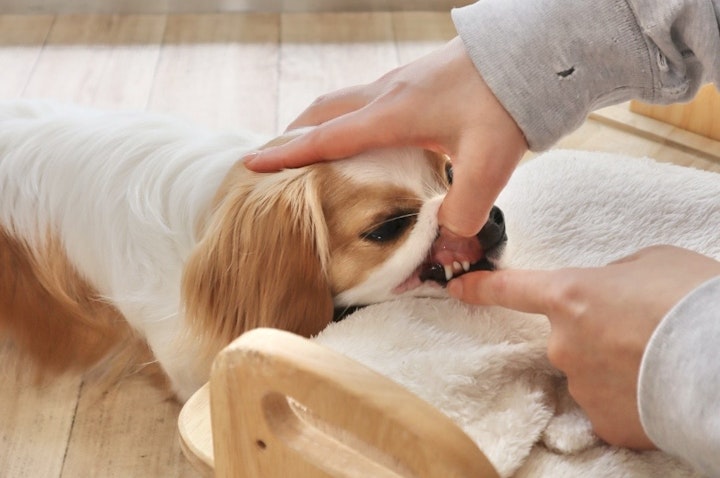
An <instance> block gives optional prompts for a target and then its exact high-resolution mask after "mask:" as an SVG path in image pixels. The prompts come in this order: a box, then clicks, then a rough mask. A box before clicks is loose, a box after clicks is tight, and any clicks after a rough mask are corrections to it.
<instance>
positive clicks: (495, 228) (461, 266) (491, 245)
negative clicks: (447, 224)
mask: <svg viewBox="0 0 720 478" xmlns="http://www.w3.org/2000/svg"><path fill="white" fill-rule="evenodd" d="M506 242H507V234H506V232H505V217H504V215H503V213H502V211H501V210H500V208H498V207H497V206H494V207H493V208H492V211H491V212H490V217H489V218H488V221H487V222H486V223H485V225H484V226H483V228H482V229H481V230H480V232H479V233H478V234H477V235H476V236H475V237H473V238H463V237H458V236H455V235H453V234H450V233H447V232H445V233H444V234H443V233H442V232H441V234H440V235H439V236H438V238H437V240H436V241H435V244H433V248H432V254H431V256H430V258H429V259H428V261H426V263H424V264H422V265H421V266H420V271H419V278H420V281H421V282H427V281H433V282H436V283H438V284H440V285H441V286H443V287H444V286H446V285H447V283H448V281H450V279H452V278H453V277H459V276H461V275H462V274H465V273H467V272H473V271H492V270H495V265H494V264H493V263H492V262H491V261H490V260H489V258H488V255H489V253H492V252H494V251H496V250H499V249H501V248H502V246H503V245H504V244H505V243H506Z"/></svg>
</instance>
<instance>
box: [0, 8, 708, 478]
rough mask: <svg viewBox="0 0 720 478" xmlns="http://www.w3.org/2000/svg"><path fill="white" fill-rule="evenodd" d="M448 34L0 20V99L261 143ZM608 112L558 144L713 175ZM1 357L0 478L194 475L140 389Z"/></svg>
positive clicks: (229, 21)
mask: <svg viewBox="0 0 720 478" xmlns="http://www.w3.org/2000/svg"><path fill="white" fill-rule="evenodd" d="M453 35H454V29H453V27H452V24H451V22H450V20H449V16H448V15H447V14H444V13H352V14H350V13H348V14H342V13H333V14H299V13H298V14H218V15H171V16H166V15H127V16H102V15H73V16H51V15H50V16H10V15H0V72H1V73H0V98H12V97H21V96H22V97H53V98H57V99H60V100H67V101H73V102H78V103H83V104H89V105H96V106H101V107H109V108H118V107H131V108H146V109H151V110H159V111H164V112H170V113H173V114H177V115H182V116H185V117H189V118H192V119H193V120H195V121H197V122H200V123H204V124H207V125H210V126H214V127H219V128H249V129H252V130H255V131H258V132H264V133H271V134H272V133H277V132H280V131H282V130H283V129H284V127H285V125H287V123H288V122H289V121H290V120H292V118H293V117H294V116H295V115H297V114H298V113H299V112H300V111H301V110H302V109H303V107H305V106H306V105H307V104H308V103H309V102H310V101H311V100H313V99H314V98H315V97H316V96H318V95H319V94H322V93H324V92H327V91H330V90H333V89H336V88H340V87H342V86H346V85H351V84H356V83H362V82H367V81H371V80H373V79H375V78H376V77H378V76H379V75H381V74H383V73H385V72H386V71H388V70H389V69H391V68H393V67H395V66H397V65H399V64H402V63H405V62H408V61H410V60H412V59H413V58H416V57H417V56H419V55H422V54H423V53H424V52H426V51H428V50H430V49H432V48H434V47H436V46H438V45H440V44H441V43H442V42H444V41H446V40H447V39H449V38H451V37H452V36H453ZM621 108H623V107H622V106H619V107H614V109H610V110H606V111H605V112H604V113H600V114H599V115H597V116H595V117H594V118H595V119H591V120H589V121H588V122H587V123H586V124H585V125H584V126H583V127H582V128H581V129H580V130H579V131H578V132H576V133H574V134H573V135H571V136H570V137H568V138H566V139H564V140H563V141H562V142H561V144H560V145H559V146H561V147H565V148H580V149H590V150H603V151H618V152H625V153H629V154H633V155H647V156H652V157H656V158H657V159H661V160H665V161H674V162H677V163H680V164H685V165H692V166H696V167H702V168H708V169H716V170H717V169H718V166H717V164H716V163H713V162H712V161H711V160H710V159H709V158H711V157H712V156H713V155H715V154H716V153H718V154H719V155H720V148H718V143H712V142H709V143H706V142H703V141H702V140H698V139H697V138H694V140H693V141H694V142H693V141H691V143H693V144H694V145H695V146H697V145H699V146H697V147H696V148H695V147H694V146H693V147H688V146H686V145H684V144H682V143H683V141H680V142H679V143H678V142H674V141H667V138H669V137H671V136H672V135H667V134H664V133H663V134H661V135H660V136H655V137H654V140H650V139H646V138H644V137H641V136H639V135H637V134H634V130H632V128H630V129H628V128H624V127H623V125H622V124H620V127H619V128H618V127H615V126H608V124H611V123H612V124H615V125H616V126H617V124H618V122H619V123H624V124H630V123H633V122H634V121H635V120H634V119H633V118H630V117H627V116H626V113H625V112H624V110H622V109H621ZM418 114H422V105H418ZM628 118H629V119H628ZM680 135H681V136H682V133H680ZM14 358H15V355H14V353H13V350H12V348H11V346H10V344H9V343H7V342H4V341H2V339H0V476H3V477H10V478H15V477H32V478H37V477H67V478H74V477H78V476H92V477H115V476H117V477H159V476H173V477H189V476H196V474H195V472H194V471H193V470H192V469H191V467H190V466H189V465H188V463H187V462H186V461H185V460H184V458H183V457H182V455H181V453H180V448H179V445H178V439H177V434H176V428H175V426H176V424H175V421H176V417H177V413H178V411H179V407H178V405H177V404H175V403H174V402H172V401H169V400H167V399H166V398H165V397H164V396H163V395H162V394H161V393H160V392H159V391H158V390H156V389H155V388H153V387H152V386H151V385H149V384H148V383H146V382H145V381H144V380H143V379H141V378H139V377H128V378H127V379H126V380H124V381H122V382H121V383H120V384H119V385H118V386H117V387H116V388H113V389H112V390H110V391H108V392H106V393H104V394H101V393H99V392H98V390H97V388H96V387H97V386H96V385H93V384H92V383H91V382H83V381H82V380H81V379H79V378H63V379H59V380H57V381H53V382H51V383H49V384H46V385H43V386H41V387H39V388H38V387H35V386H33V381H32V377H30V376H28V374H27V373H25V370H24V369H23V366H22V365H21V364H18V363H17V362H16V361H14Z"/></svg>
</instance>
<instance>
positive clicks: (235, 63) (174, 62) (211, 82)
mask: <svg viewBox="0 0 720 478" xmlns="http://www.w3.org/2000/svg"><path fill="white" fill-rule="evenodd" d="M279 36H280V21H279V16H278V15H273V14H247V15H241V14H224V15H176V16H171V17H169V19H168V25H167V31H166V34H165V38H164V45H163V48H162V53H161V55H160V61H159V63H158V69H157V75H156V78H155V81H154V85H153V90H152V95H151V98H150V109H153V110H158V111H164V112H168V113H172V114H175V115H180V116H184V117H189V118H192V120H193V121H197V122H200V123H203V124H206V125H209V126H212V127H219V128H247V129H250V130H253V131H256V132H260V133H266V134H274V133H275V125H276V123H277V118H276V110H275V104H276V102H277V99H276V98H277V82H278V67H277V64H278V56H279V47H278V39H279Z"/></svg>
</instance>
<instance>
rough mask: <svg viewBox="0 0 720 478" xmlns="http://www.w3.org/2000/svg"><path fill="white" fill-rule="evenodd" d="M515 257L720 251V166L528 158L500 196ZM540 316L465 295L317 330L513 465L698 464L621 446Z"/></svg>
mask: <svg viewBox="0 0 720 478" xmlns="http://www.w3.org/2000/svg"><path fill="white" fill-rule="evenodd" d="M497 204H498V206H500V208H501V209H502V210H503V211H504V213H505V217H506V223H507V232H508V237H509V241H508V246H507V249H506V252H505V258H504V261H503V262H504V266H505V267H522V268H557V267H565V266H594V265H603V264H606V263H608V262H610V261H613V260H615V259H618V258H620V257H622V256H625V255H628V254H631V253H633V252H635V251H636V250H637V249H639V248H642V247H644V246H649V245H653V244H674V245H677V246H681V247H685V248H689V249H693V250H696V251H698V252H701V253H704V254H707V255H710V256H713V257H715V258H718V259H720V241H718V240H717V234H718V231H720V175H717V174H714V173H710V172H706V171H698V170H694V169H688V168H682V167H678V166H674V165H668V164H661V163H657V162H654V161H652V160H649V159H635V158H628V157H621V156H616V155H609V154H601V153H588V152H579V151H553V152H550V153H547V154H545V155H544V156H542V157H540V158H537V159H535V160H533V161H530V162H529V163H527V164H526V165H524V166H522V167H521V168H519V169H518V170H517V172H516V174H515V175H514V176H513V178H512V180H511V181H510V183H509V185H508V186H507V188H506V189H505V190H504V192H503V193H502V195H501V196H500V198H499V199H498V201H497ZM548 330H549V326H548V323H547V320H546V319H545V318H544V317H542V316H533V315H527V314H521V313H517V312H511V311H508V310H504V309H500V308H489V307H470V306H466V305H463V304H461V303H459V302H456V301H454V300H450V299H447V300H438V299H404V300H398V301H395V302H389V303H384V304H378V305H374V306H370V307H367V308H365V309H361V310H360V311H358V312H356V313H354V314H353V315H351V316H350V317H348V318H347V319H345V320H344V321H342V322H340V323H337V324H332V325H331V326H329V327H328V328H327V329H326V330H325V331H323V332H322V333H321V334H320V335H319V336H318V337H317V338H316V339H315V340H316V341H317V342H319V343H322V344H324V345H326V346H328V347H330V348H332V349H335V350H337V351H340V352H342V353H344V354H346V355H348V356H350V357H352V358H354V359H356V360H358V361H360V362H362V363H364V364H366V365H368V366H369V367H371V368H373V369H375V370H377V371H379V372H380V373H382V374H384V375H386V376H388V377H390V378H392V379H393V380H395V381H397V382H399V383H400V384H402V385H404V386H405V387H407V388H408V389H410V390H411V391H412V392H414V393H415V394H417V395H419V396H420V397H422V398H424V399H425V400H427V401H428V402H430V403H431V404H433V405H434V406H435V407H437V408H438V409H440V410H441V411H443V412H444V413H446V414H447V415H448V416H449V417H451V418H452V419H453V420H455V422H456V423H457V424H458V425H459V426H460V427H462V429H463V430H465V432H466V433H467V434H468V435H469V436H470V437H471V438H472V439H473V440H475V442H476V443H477V444H478V446H479V447H480V448H481V449H482V450H483V451H484V453H485V454H486V455H487V456H488V458H489V459H490V461H491V462H492V463H493V464H494V465H495V467H496V469H497V470H498V472H499V473H500V475H501V476H503V477H509V476H515V477H530V476H532V477H538V476H547V477H553V478H562V477H579V476H582V477H601V476H602V477H606V476H612V477H625V476H627V477H657V476H674V477H690V476H696V475H694V474H693V471H692V470H691V469H690V468H688V467H687V466H685V465H684V464H682V463H681V462H679V461H677V460H675V459H673V458H672V457H669V456H668V455H666V454H664V453H661V452H643V453H636V452H632V451H629V450H624V449H618V448H614V447H610V446H608V445H606V444H604V443H603V442H601V441H600V440H598V439H597V437H596V436H595V435H594V434H593V433H592V430H591V427H590V424H589V422H588V421H587V419H586V417H585V416H584V414H583V413H582V412H581V411H580V410H579V409H578V408H577V406H576V405H575V403H574V402H573V401H572V399H571V398H570V397H569V395H568V394H567V390H566V386H565V382H564V379H563V376H562V375H561V374H560V373H558V372H557V371H556V370H554V369H553V368H552V367H551V366H550V365H549V363H548V362H547V359H546V356H545V341H546V337H547V334H548Z"/></svg>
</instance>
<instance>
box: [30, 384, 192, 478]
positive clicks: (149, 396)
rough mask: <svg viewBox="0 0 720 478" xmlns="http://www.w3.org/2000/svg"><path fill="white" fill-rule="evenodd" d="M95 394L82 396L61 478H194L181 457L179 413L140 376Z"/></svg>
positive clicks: (87, 389)
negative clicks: (177, 418)
mask: <svg viewBox="0 0 720 478" xmlns="http://www.w3.org/2000/svg"><path fill="white" fill-rule="evenodd" d="M99 392H100V390H98V389H97V388H95V389H93V386H86V387H85V388H84V390H83V394H82V396H81V398H80V402H79V403H78V408H77V415H76V418H75V425H74V428H73V433H72V436H71V439H70V443H69V445H68V451H67V457H66V459H65V466H64V468H63V473H62V475H61V476H62V478H75V477H80V476H88V477H90V476H97V477H103V478H113V477H117V478H125V477H130V476H132V477H148V478H150V477H161V476H168V477H170V476H172V477H179V478H180V477H197V476H198V474H197V473H196V472H195V470H194V469H193V468H192V466H191V465H190V463H189V462H188V461H187V460H186V459H185V458H184V457H183V456H182V453H181V451H180V444H179V441H178V436H177V428H176V417H177V414H178V413H179V410H180V407H179V405H178V404H177V403H176V402H175V401H173V400H169V399H167V394H166V393H165V392H163V391H162V390H160V389H158V388H156V387H154V386H153V385H152V384H150V383H149V382H148V381H147V380H146V379H145V378H143V377H140V376H136V377H131V378H127V379H125V380H123V381H122V382H120V384H118V386H117V387H116V388H112V389H111V390H109V391H108V392H107V393H105V394H104V395H102V396H100V395H99ZM37 476H40V475H37Z"/></svg>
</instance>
